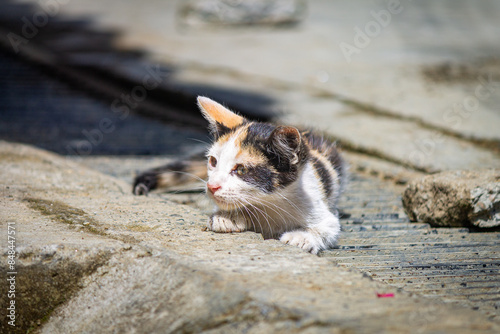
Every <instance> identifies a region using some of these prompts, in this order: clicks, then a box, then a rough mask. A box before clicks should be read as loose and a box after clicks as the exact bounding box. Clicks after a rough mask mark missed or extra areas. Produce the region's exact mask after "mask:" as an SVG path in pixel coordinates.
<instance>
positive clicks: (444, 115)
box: [0, 0, 500, 173]
mask: <svg viewBox="0 0 500 334" xmlns="http://www.w3.org/2000/svg"><path fill="white" fill-rule="evenodd" d="M498 17H500V2H498V1H495V0H486V1H480V2H472V1H456V0H441V1H430V0H429V1H410V0H401V1H397V0H387V1H373V0H362V1H361V0H360V1H332V0H324V1H321V0H316V1H312V0H310V1H306V0H267V1H266V0H257V1H244V0H193V1H166V0H147V1H141V2H139V1H131V0H127V1H124V0H120V1H118V0H108V1H97V0H86V1H83V0H41V1H14V0H4V1H2V2H1V4H0V40H1V49H0V50H1V52H0V68H1V75H0V91H1V95H0V98H1V103H0V139H3V140H8V141H16V142H22V143H29V144H34V145H36V146H38V147H41V148H44V149H48V150H51V151H54V152H57V153H59V154H63V155H67V156H70V157H73V158H75V159H76V158H77V159H80V160H81V159H87V158H89V159H90V158H93V159H94V160H92V161H93V162H92V163H94V164H95V163H97V160H95V159H96V158H97V157H103V156H106V157H108V158H110V157H120V156H142V157H149V158H151V159H152V157H156V156H166V157H172V156H180V155H186V154H190V153H192V152H198V151H200V150H203V149H204V148H205V147H206V145H207V143H209V141H210V138H209V137H208V133H207V132H206V129H205V127H206V123H205V121H204V120H203V119H202V117H201V116H200V114H199V112H198V110H197V107H196V104H195V97H196V96H197V95H205V96H208V97H211V98H213V99H215V100H218V101H219V102H221V103H224V104H225V105H227V106H228V107H230V108H232V109H234V110H237V111H239V112H240V113H242V114H244V115H245V116H247V117H249V118H252V119H257V120H262V121H276V122H287V123H291V124H293V125H296V126H301V127H305V126H310V127H313V128H316V129H318V130H319V131H323V133H324V134H325V136H330V137H332V138H334V139H336V140H337V141H338V142H339V143H340V145H341V146H342V147H343V148H344V150H345V151H346V152H348V153H351V154H353V160H354V164H356V162H355V161H356V159H354V157H356V156H357V157H359V156H366V157H371V158H376V159H378V160H380V161H384V162H388V163H391V164H394V165H397V166H401V168H405V169H408V170H412V171H418V172H425V173H428V172H437V171H443V170H450V169H477V168H484V167H498V166H500V94H499V93H500V58H499V57H498V56H499V55H500V43H499V39H498V36H500V21H499V20H498ZM149 158H148V159H149ZM158 162H159V161H157V160H154V159H153V160H152V161H151V164H152V165H154V164H155V163H158ZM127 168H131V166H128V167H127ZM134 168H135V167H134Z"/></svg>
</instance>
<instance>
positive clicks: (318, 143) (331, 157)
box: [304, 132, 346, 180]
mask: <svg viewBox="0 0 500 334" xmlns="http://www.w3.org/2000/svg"><path fill="white" fill-rule="evenodd" d="M304 136H305V137H306V139H307V141H308V142H309V145H310V147H311V148H312V149H314V150H317V151H318V152H320V153H321V154H323V156H325V157H326V158H327V159H328V161H330V163H331V164H332V167H333V168H334V169H335V171H336V172H337V174H338V176H339V179H340V180H342V179H343V177H344V176H345V173H346V171H345V164H344V160H343V159H342V157H341V155H340V153H339V152H338V151H337V148H336V146H335V144H333V143H331V142H330V141H328V140H326V139H324V138H323V137H322V136H318V135H316V134H314V133H313V132H306V133H305V134H304Z"/></svg>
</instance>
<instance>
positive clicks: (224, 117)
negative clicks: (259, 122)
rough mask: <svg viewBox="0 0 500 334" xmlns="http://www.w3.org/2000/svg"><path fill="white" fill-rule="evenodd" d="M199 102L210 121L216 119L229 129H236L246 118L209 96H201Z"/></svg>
mask: <svg viewBox="0 0 500 334" xmlns="http://www.w3.org/2000/svg"><path fill="white" fill-rule="evenodd" d="M198 104H199V105H200V107H201V110H202V112H203V113H204V114H205V116H206V117H207V118H209V121H210V120H212V121H215V122H217V123H219V124H222V125H224V126H225V127H227V128H229V129H234V128H235V127H237V126H239V125H241V124H242V123H243V122H244V120H245V119H244V118H243V117H241V116H239V115H236V114H235V113H233V112H232V111H231V110H229V109H227V108H225V107H224V106H222V105H221V104H219V103H217V102H215V101H213V100H211V99H209V98H207V97H203V96H199V97H198Z"/></svg>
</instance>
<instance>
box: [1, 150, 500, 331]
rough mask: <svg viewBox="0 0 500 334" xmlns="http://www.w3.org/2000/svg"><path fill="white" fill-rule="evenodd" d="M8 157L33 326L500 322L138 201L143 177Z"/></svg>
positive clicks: (489, 326)
mask: <svg viewBox="0 0 500 334" xmlns="http://www.w3.org/2000/svg"><path fill="white" fill-rule="evenodd" d="M0 155H1V157H2V159H1V160H0V172H1V179H0V180H1V181H0V182H1V183H0V190H1V194H0V200H1V206H2V210H0V213H1V215H2V216H1V229H2V235H4V236H5V235H6V222H14V223H15V225H16V227H17V234H16V238H17V239H16V250H17V253H18V257H17V258H16V270H17V272H18V276H17V289H18V291H19V292H23V293H20V294H19V295H18V296H17V297H16V298H17V299H16V300H17V301H18V302H19V305H21V303H23V304H22V305H23V308H22V309H18V311H19V313H18V319H17V320H18V324H19V327H16V330H17V332H19V333H21V332H26V330H28V329H32V330H35V332H39V333H95V332H99V333H112V332H125V331H127V332H137V333H170V332H208V333H216V332H217V333H229V332H242V331H245V332H248V333H263V332H277V333H280V332H282V333H284V332H286V333H297V332H301V333H327V332H328V333H332V332H333V333H336V332H339V333H340V332H346V331H348V332H353V333H365V332H385V333H401V332H411V331H413V330H414V329H415V328H416V327H417V326H418V328H419V329H420V330H421V331H422V332H453V331H459V330H460V331H462V332H464V333H467V332H471V333H472V332H485V333H494V332H496V331H497V330H498V324H496V323H495V322H492V321H491V320H488V319H487V318H486V317H485V316H483V315H482V314H480V313H475V312H471V311H470V310H468V309H465V308H461V307H459V308H455V307H452V306H446V305H445V306H443V305H442V303H437V301H436V302H434V301H433V300H432V299H428V298H424V299H422V298H416V297H414V296H413V297H412V296H410V295H408V294H406V293H404V292H401V291H397V290H395V289H394V288H391V287H389V286H387V285H384V284H380V283H377V282H375V281H372V280H370V279H369V278H367V277H363V275H362V274H361V273H360V272H357V271H350V270H347V269H345V268H341V267H338V266H336V265H335V264H334V263H332V262H330V261H328V260H326V259H324V258H320V257H317V256H314V255H311V254H308V253H305V252H302V251H301V250H299V249H297V248H295V247H290V246H286V245H282V244H281V243H279V242H278V241H275V240H262V238H261V237H260V235H257V234H255V233H250V232H247V233H240V234H215V233H212V232H206V231H203V230H202V227H203V226H204V225H205V221H206V219H207V216H206V215H205V214H203V213H201V212H200V211H198V210H196V209H193V208H190V207H186V206H182V205H178V204H175V203H173V202H171V201H169V200H168V199H165V198H163V197H159V196H154V195H151V196H149V197H134V196H132V195H131V194H130V185H128V184H126V183H124V182H122V181H120V180H117V179H115V178H112V177H109V176H105V175H103V174H100V173H98V172H95V171H92V170H89V169H86V168H85V167H82V166H79V165H78V164H75V163H74V162H71V161H68V160H66V159H63V158H61V157H58V156H56V155H54V154H50V153H47V152H43V151H40V150H36V149H32V148H30V147H27V146H23V145H18V144H8V143H5V142H0ZM2 256H3V258H4V260H3V261H2V266H3V264H4V263H6V261H5V259H6V257H7V253H6V252H4V253H3V255H2ZM5 271H7V269H6V268H5V267H2V274H4V273H5ZM0 282H1V285H0V289H1V290H2V291H5V289H6V288H7V287H6V283H5V280H1V281H0ZM33 284H35V287H36V288H34V287H33V286H32V285H33ZM377 292H391V293H395V295H396V297H395V298H377ZM1 298H2V299H1V303H2V305H5V302H6V298H7V297H6V294H2V295H1ZM4 309H5V308H3V307H2V312H4ZM415 309H418V310H419V313H418V314H419V317H422V318H423V319H427V320H426V321H425V323H421V322H419V321H418V319H415V313H414V310H415ZM426 315H427V316H426ZM431 315H432V317H431ZM436 315H438V316H436ZM2 317H3V315H2ZM438 319H439V321H438ZM2 326H3V327H2V331H5V329H6V327H5V326H7V325H6V324H5V322H2ZM9 330H11V328H9Z"/></svg>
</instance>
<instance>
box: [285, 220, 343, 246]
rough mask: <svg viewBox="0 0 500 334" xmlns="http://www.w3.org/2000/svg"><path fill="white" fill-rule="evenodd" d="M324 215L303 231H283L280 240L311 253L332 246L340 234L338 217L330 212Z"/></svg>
mask: <svg viewBox="0 0 500 334" xmlns="http://www.w3.org/2000/svg"><path fill="white" fill-rule="evenodd" d="M325 216H326V217H324V219H323V220H320V221H319V222H317V223H312V224H309V225H308V226H307V228H306V229H305V230H303V231H301V230H299V231H291V232H287V233H284V234H283V235H282V236H281V238H280V241H281V242H283V243H285V244H289V245H293V246H297V247H299V248H302V249H303V250H305V251H307V252H310V253H312V254H318V252H319V251H322V250H325V249H328V248H331V247H333V246H334V245H335V243H336V241H337V238H338V236H339V234H340V223H339V219H338V217H337V216H336V215H334V214H332V213H331V212H328V214H326V215H325Z"/></svg>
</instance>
